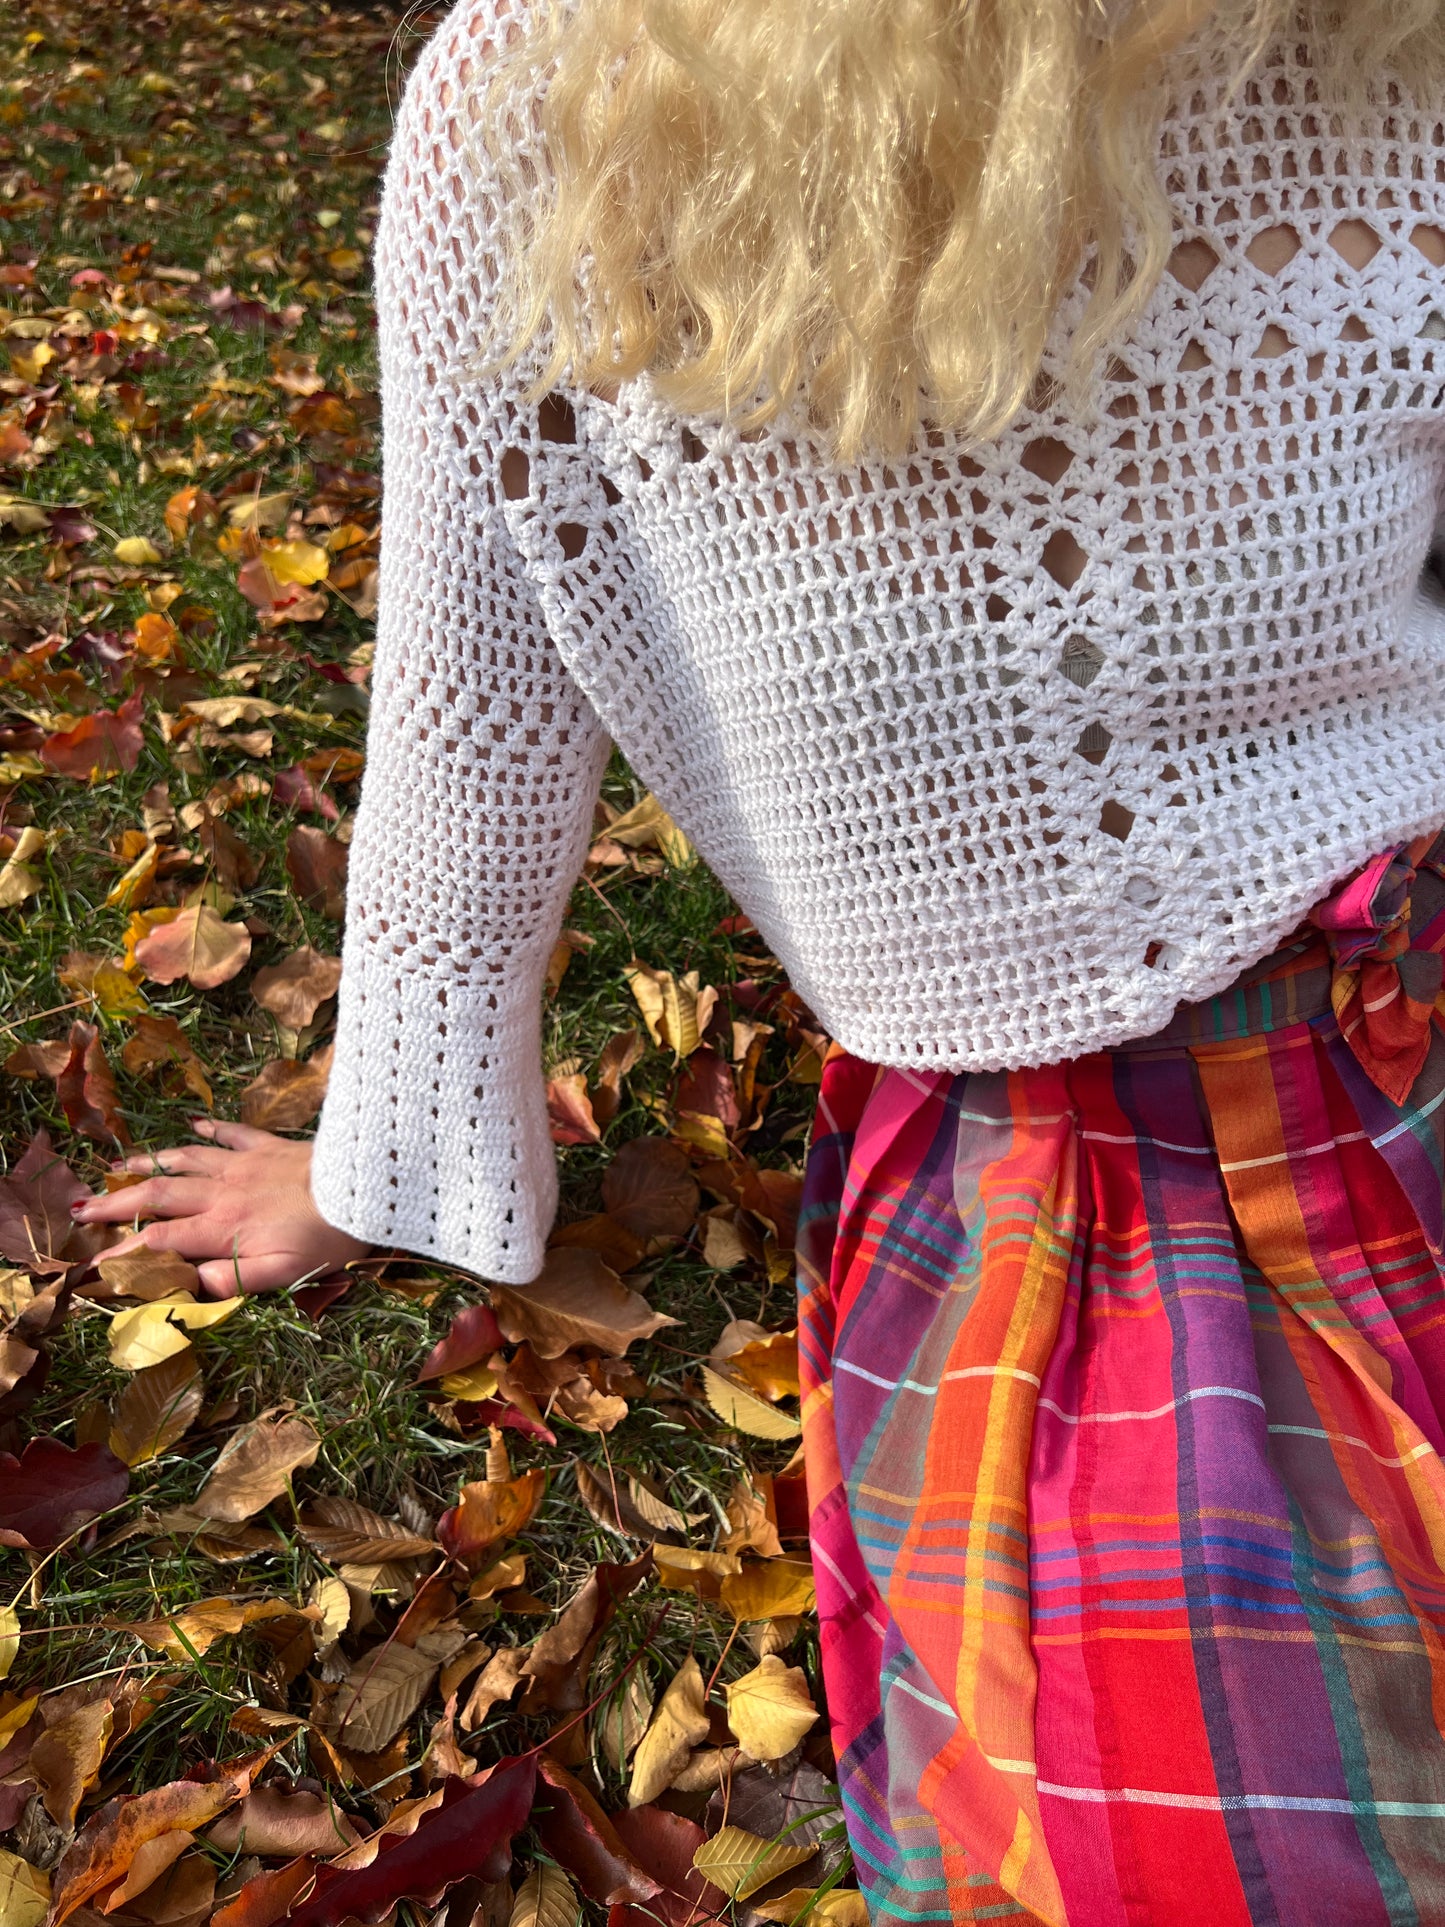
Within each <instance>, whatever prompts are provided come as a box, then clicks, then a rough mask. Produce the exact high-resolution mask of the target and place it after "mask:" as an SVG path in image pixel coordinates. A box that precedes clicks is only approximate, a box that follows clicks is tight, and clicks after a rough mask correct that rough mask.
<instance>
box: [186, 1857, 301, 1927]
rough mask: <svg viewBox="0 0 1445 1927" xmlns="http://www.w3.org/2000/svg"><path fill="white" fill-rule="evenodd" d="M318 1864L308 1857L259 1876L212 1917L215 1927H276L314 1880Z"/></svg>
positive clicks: (290, 1861) (213, 1926)
mask: <svg viewBox="0 0 1445 1927" xmlns="http://www.w3.org/2000/svg"><path fill="white" fill-rule="evenodd" d="M313 1870H314V1862H313V1861H312V1860H310V1859H309V1858H308V1857H307V1856H306V1855H305V1854H303V1855H302V1856H301V1858H300V1859H299V1860H288V1861H287V1863H286V1865H285V1866H284V1867H273V1868H272V1869H271V1871H270V1873H258V1874H257V1875H256V1878H255V1879H254V1880H248V1881H247V1882H246V1884H245V1886H244V1887H242V1888H241V1889H240V1891H239V1892H238V1893H236V1894H235V1895H234V1896H233V1897H232V1898H231V1899H230V1900H228V1901H227V1902H226V1904H225V1906H224V1907H221V1908H218V1909H217V1911H216V1912H215V1913H214V1914H213V1915H212V1916H211V1927H272V1922H273V1921H277V1920H280V1919H282V1918H283V1917H284V1915H285V1913H286V1910H287V1908H288V1907H289V1906H290V1905H291V1902H292V1901H293V1900H294V1899H295V1898H296V1896H297V1894H299V1893H300V1892H301V1891H302V1889H303V1888H304V1887H305V1886H306V1885H307V1883H308V1882H309V1881H310V1879H311V1875H312V1872H313Z"/></svg>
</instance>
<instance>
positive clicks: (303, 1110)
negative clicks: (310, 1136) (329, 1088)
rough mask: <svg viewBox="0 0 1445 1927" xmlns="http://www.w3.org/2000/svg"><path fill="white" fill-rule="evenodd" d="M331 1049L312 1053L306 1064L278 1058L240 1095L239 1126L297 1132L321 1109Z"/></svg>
mask: <svg viewBox="0 0 1445 1927" xmlns="http://www.w3.org/2000/svg"><path fill="white" fill-rule="evenodd" d="M333 1049H334V1047H333V1046H332V1045H330V1044H328V1045H327V1046H326V1047H325V1049H323V1050H319V1051H315V1052H313V1054H312V1055H311V1056H310V1057H308V1058H307V1059H306V1061H305V1063H301V1062H299V1061H298V1060H297V1059H295V1058H291V1057H278V1058H277V1059H276V1060H275V1062H274V1063H270V1064H267V1065H266V1067H265V1069H264V1070H262V1072H261V1073H260V1075H259V1076H258V1077H253V1078H252V1080H251V1082H250V1083H249V1084H248V1085H247V1086H246V1088H245V1090H243V1091H242V1093H241V1122H242V1123H243V1124H250V1125H253V1126H254V1127H255V1128H256V1129H257V1130H258V1131H299V1130H301V1129H302V1128H303V1127H304V1126H305V1125H307V1124H309V1123H310V1122H311V1120H312V1118H314V1117H315V1116H316V1114H317V1112H318V1111H319V1110H320V1109H321V1105H322V1101H323V1100H324V1098H325V1096H326V1085H327V1082H328V1080H329V1079H330V1076H331V1058H332V1054H333Z"/></svg>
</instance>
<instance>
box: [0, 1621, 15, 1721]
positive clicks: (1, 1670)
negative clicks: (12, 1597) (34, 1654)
mask: <svg viewBox="0 0 1445 1927" xmlns="http://www.w3.org/2000/svg"><path fill="white" fill-rule="evenodd" d="M19 1651H20V1615H19V1613H17V1612H16V1610H15V1608H14V1607H13V1606H0V1679H4V1677H5V1675H6V1674H7V1673H8V1672H9V1671H10V1668H11V1667H12V1666H13V1665H14V1664H15V1656H16V1654H17V1653H18V1652H19ZM5 1737H6V1739H7V1740H8V1738H9V1735H8V1734H7V1735H6V1736H5ZM4 1748H5V1741H4V1740H0V1752H3V1751H4Z"/></svg>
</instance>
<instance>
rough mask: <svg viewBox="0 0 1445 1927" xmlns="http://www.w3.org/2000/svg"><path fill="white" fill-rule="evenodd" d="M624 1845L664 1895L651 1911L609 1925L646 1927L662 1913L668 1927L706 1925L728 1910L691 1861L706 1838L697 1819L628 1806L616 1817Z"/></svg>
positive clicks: (659, 1809)
mask: <svg viewBox="0 0 1445 1927" xmlns="http://www.w3.org/2000/svg"><path fill="white" fill-rule="evenodd" d="M612 1824H613V1826H614V1827H615V1828H616V1829H617V1832H618V1835H619V1836H620V1838H621V1840H622V1842H623V1845H624V1846H625V1847H626V1848H627V1851H628V1852H629V1853H630V1854H631V1855H632V1857H633V1859H634V1860H635V1861H636V1862H637V1864H638V1865H639V1866H640V1867H642V1868H643V1869H644V1870H645V1871H646V1872H647V1873H649V1874H651V1876H652V1878H653V1879H654V1880H656V1881H657V1882H658V1884H659V1886H660V1887H661V1889H662V1891H661V1893H660V1894H659V1895H658V1897H657V1898H656V1899H655V1900H653V1901H651V1902H650V1903H649V1905H648V1908H647V1910H646V1913H645V1914H644V1913H638V1914H629V1916H628V1918H627V1919H626V1920H625V1921H622V1922H619V1921H618V1920H616V1919H615V1918H614V1919H612V1920H609V1922H608V1927H647V1921H648V1919H649V1918H651V1917H655V1916H656V1915H657V1914H661V1915H662V1917H663V1919H664V1920H665V1921H666V1922H667V1927H703V1923H704V1922H706V1921H708V1920H713V1919H716V1918H717V1916H718V1915H720V1914H722V1913H723V1912H724V1910H725V1909H726V1907H727V1896H726V1894H724V1893H723V1892H722V1891H721V1890H720V1889H719V1888H717V1887H714V1886H713V1884H712V1882H711V1881H709V1880H704V1878H703V1876H702V1875H701V1874H700V1873H699V1872H698V1871H697V1868H696V1867H695V1866H694V1865H693V1863H692V1857H693V1855H694V1854H695V1853H696V1852H697V1850H698V1848H699V1847H700V1846H701V1845H702V1843H703V1840H704V1838H705V1835H704V1833H703V1830H702V1828H701V1827H700V1826H698V1824H697V1822H696V1821H695V1820H689V1819H686V1818H685V1817H684V1816H683V1815H682V1814H680V1813H672V1812H670V1811H669V1810H668V1809H667V1808H666V1807H659V1806H642V1807H628V1808H625V1809H624V1810H623V1811H622V1812H621V1813H615V1814H613V1816H612Z"/></svg>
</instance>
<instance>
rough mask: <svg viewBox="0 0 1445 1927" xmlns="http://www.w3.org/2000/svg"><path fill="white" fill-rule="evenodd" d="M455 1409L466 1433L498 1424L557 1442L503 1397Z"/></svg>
mask: <svg viewBox="0 0 1445 1927" xmlns="http://www.w3.org/2000/svg"><path fill="white" fill-rule="evenodd" d="M297 1296H298V1297H299V1296H300V1294H299V1293H298V1294H297ZM454 1409H455V1411H456V1415H457V1418H458V1420H459V1421H460V1422H461V1424H462V1426H463V1427H464V1428H465V1430H466V1431H468V1432H472V1431H479V1430H480V1429H481V1427H482V1426H484V1425H499V1426H501V1428H502V1430H503V1431H504V1432H505V1431H511V1432H520V1433H521V1434H522V1436H523V1437H524V1438H528V1439H536V1440H537V1441H538V1443H539V1444H541V1445H555V1444H556V1443H557V1434H556V1433H555V1432H552V1431H549V1430H548V1428H547V1427H546V1426H545V1425H544V1424H543V1423H542V1421H541V1420H540V1419H537V1418H533V1417H532V1414H531V1413H530V1412H524V1411H523V1410H522V1409H521V1407H520V1406H518V1405H511V1404H509V1403H508V1402H507V1400H506V1399H504V1398H480V1399H461V1400H459V1401H458V1402H457V1405H456V1407H455V1408H454Z"/></svg>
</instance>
